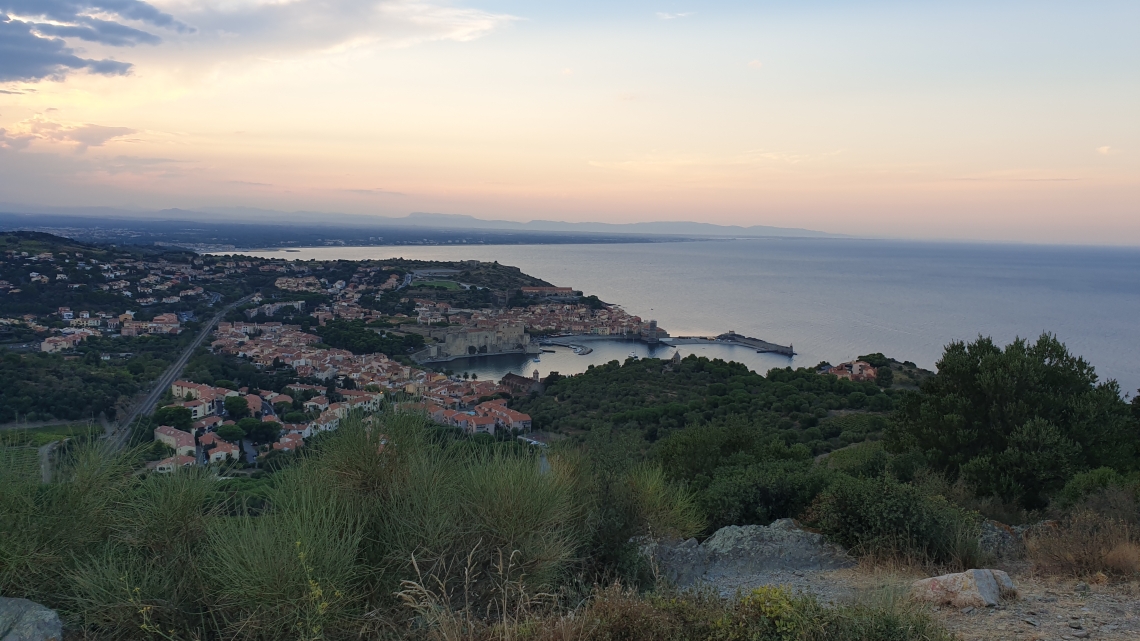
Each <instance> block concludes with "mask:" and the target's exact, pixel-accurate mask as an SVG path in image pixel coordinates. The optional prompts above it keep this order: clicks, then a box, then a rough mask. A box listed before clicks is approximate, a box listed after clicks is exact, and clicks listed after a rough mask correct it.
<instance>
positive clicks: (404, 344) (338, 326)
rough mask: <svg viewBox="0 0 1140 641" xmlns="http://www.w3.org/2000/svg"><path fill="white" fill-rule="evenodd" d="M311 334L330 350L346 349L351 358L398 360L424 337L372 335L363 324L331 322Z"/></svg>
mask: <svg viewBox="0 0 1140 641" xmlns="http://www.w3.org/2000/svg"><path fill="white" fill-rule="evenodd" d="M313 331H314V332H316V333H317V334H318V335H319V336H320V337H321V340H322V341H323V342H324V343H325V344H327V345H329V346H330V347H335V348H338V349H346V350H348V351H350V352H352V353H353V354H375V353H381V354H387V355H388V356H400V355H407V354H409V353H410V352H413V351H415V350H416V349H419V348H420V347H423V344H424V337H423V336H421V335H419V334H405V335H403V336H400V335H397V334H393V333H388V332H383V331H376V330H374V329H372V328H369V327H368V326H367V325H366V324H365V323H364V321H349V320H332V321H329V322H328V323H326V324H325V326H324V327H314V328H313Z"/></svg>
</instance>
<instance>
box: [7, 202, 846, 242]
mask: <svg viewBox="0 0 1140 641" xmlns="http://www.w3.org/2000/svg"><path fill="white" fill-rule="evenodd" d="M0 211H3V212H10V213H12V214H47V215H53V216H68V217H71V216H76V217H83V218H87V217H97V218H99V219H102V220H103V221H105V222H107V223H110V222H111V221H112V220H120V221H129V220H137V221H186V222H201V223H229V224H243V223H244V224H258V223H263V222H272V224H274V225H307V226H309V225H313V224H320V225H330V226H336V227H355V228H363V229H367V228H385V227H387V228H392V227H400V228H409V227H411V228H416V227H418V228H425V229H435V230H445V229H448V230H485V231H519V232H531V233H536V232H537V233H542V232H546V233H555V234H557V233H574V234H607V235H612V234H632V235H638V236H645V235H666V236H685V237H729V238H731V237H737V238H739V237H788V238H790V237H796V238H843V237H845V236H844V235H842V234H830V233H827V232H821V231H814V230H811V229H799V228H794V227H771V226H767V225H753V226H750V227H741V226H739V225H714V224H712V223H697V222H689V221H660V222H646V223H594V222H586V223H568V222H562V221H555V220H532V221H530V222H525V223H520V222H515V221H510V220H484V219H482V218H476V217H474V216H467V215H462V214H438V213H426V212H413V213H411V214H408V215H407V216H399V217H390V216H369V215H360V214H341V213H330V212H315V211H292V212H284V211H276V210H271V209H258V208H253V207H202V208H198V209H193V210H191V209H163V210H160V211H146V210H137V209H135V210H132V209H117V208H113V207H43V206H29V205H17V204H8V203H0Z"/></svg>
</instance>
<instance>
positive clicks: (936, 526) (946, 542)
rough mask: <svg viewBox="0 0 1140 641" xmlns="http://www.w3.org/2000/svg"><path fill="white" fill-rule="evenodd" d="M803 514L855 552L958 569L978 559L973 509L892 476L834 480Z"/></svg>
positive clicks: (976, 530)
mask: <svg viewBox="0 0 1140 641" xmlns="http://www.w3.org/2000/svg"><path fill="white" fill-rule="evenodd" d="M805 519H806V520H807V521H808V522H810V523H813V524H814V525H816V526H817V527H819V528H820V529H821V530H822V531H823V533H824V534H826V535H827V536H829V537H831V538H832V539H834V540H835V541H837V542H838V543H841V544H842V545H844V546H846V547H848V548H851V549H852V551H853V552H855V553H856V554H865V555H872V556H888V557H889V556H902V557H904V558H907V559H911V560H916V561H922V562H934V563H938V564H945V565H949V566H953V567H957V568H966V567H973V566H974V565H976V563H977V561H978V560H979V552H978V547H977V546H978V543H977V533H978V520H979V519H978V517H977V515H976V514H973V513H970V512H966V511H965V510H962V509H961V508H959V507H957V506H955V505H954V504H952V503H950V502H949V501H947V500H946V499H945V498H944V497H942V496H938V495H929V494H926V493H924V492H923V491H922V490H921V489H920V488H919V487H916V486H914V485H909V484H905V483H901V482H899V481H898V480H896V479H894V478H893V477H890V476H884V477H880V478H844V479H842V480H839V481H837V482H836V483H835V484H833V485H832V486H831V488H830V489H828V490H827V491H826V492H824V493H823V494H821V495H820V496H819V498H818V499H817V500H816V502H815V503H814V504H813V505H812V507H811V509H810V510H809V511H808V513H807V514H806V515H805Z"/></svg>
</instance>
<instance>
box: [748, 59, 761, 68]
mask: <svg viewBox="0 0 1140 641" xmlns="http://www.w3.org/2000/svg"><path fill="white" fill-rule="evenodd" d="M748 66H749V68H752V69H763V68H764V63H763V62H760V61H759V60H753V61H752V62H749V63H748Z"/></svg>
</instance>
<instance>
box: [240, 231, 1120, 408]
mask: <svg viewBox="0 0 1140 641" xmlns="http://www.w3.org/2000/svg"><path fill="white" fill-rule="evenodd" d="M243 253H246V254H252V255H258V256H266V257H275V258H287V259H294V260H308V259H320V260H328V259H349V260H360V259H383V258H398V257H402V258H409V259H420V260H443V261H453V260H481V261H498V262H500V263H502V264H506V265H515V266H518V267H520V268H521V269H522V270H523V271H524V272H525V273H527V274H531V275H533V276H537V277H538V278H541V279H543V280H546V281H548V282H551V283H553V284H555V285H558V286H568V287H573V288H575V289H580V290H582V291H583V292H585V293H586V294H596V295H597V296H598V297H600V298H601V299H602V300H603V301H606V302H608V303H615V304H618V305H621V306H622V307H623V308H624V309H625V310H626V311H628V312H629V313H631V314H636V315H638V316H641V317H642V318H645V319H654V320H656V321H657V322H658V324H659V325H660V326H661V327H663V328H664V329H666V330H667V331H668V332H669V333H670V334H672V335H673V336H678V335H690V336H693V335H699V336H705V335H716V334H721V333H723V332H727V331H729V330H732V331H735V332H737V333H738V334H744V335H746V336H752V337H755V338H760V339H763V340H766V341H769V342H773V343H777V344H780V345H789V344H790V345H792V346H793V347H794V349H795V352H796V353H795V356H792V357H787V356H780V355H776V354H758V353H756V352H755V351H753V350H751V349H748V348H744V347H735V346H729V345H700V346H688V345H685V346H679V347H676V348H674V347H669V346H666V345H660V346H654V347H651V346H648V345H645V344H642V343H637V342H629V341H617V340H613V341H594V342H591V343H589V347H591V348H592V349H593V352H592V353H590V354H588V355H577V354H574V353H573V352H572V351H571V350H570V349H568V348H554V353H543V354H542V355H541V356H540V358H539V360H538V362H535V361H534V360H532V358H530V357H523V356H521V355H499V356H483V357H478V358H470V359H461V360H457V361H453V362H451V363H450V364H448V365H447V366H446V367H449V368H450V369H452V370H454V371H455V372H457V373H463V372H467V373H470V374H475V375H477V376H478V377H479V378H480V379H485V378H493V379H498V378H500V377H502V376H503V375H504V374H506V373H508V372H514V373H516V374H520V375H524V376H530V375H532V373H533V372H534V371H538V373H539V375H541V376H545V375H547V374H548V373H550V372H552V371H556V372H559V373H561V374H563V375H568V374H576V373H580V372H582V371H585V370H586V369H587V368H588V367H589V366H590V365H598V364H601V363H606V362H608V361H612V360H619V361H623V360H624V359H626V358H628V357H629V356H630V355H631V354H632V355H635V356H638V357H645V356H655V357H670V356H672V355H673V353H674V351H680V353H681V354H682V356H684V355H688V354H690V353H696V354H698V355H702V356H708V357H709V358H722V359H725V360H732V361H738V362H741V363H744V364H745V365H747V366H748V367H749V368H751V369H753V370H756V371H758V372H761V373H764V372H766V371H768V370H769V369H771V368H778V367H789V366H790V367H814V366H815V365H817V364H819V363H820V362H822V361H827V362H830V363H840V362H843V361H848V360H851V359H853V358H855V357H857V356H859V355H861V354H868V353H872V352H882V353H884V354H886V355H887V356H889V357H892V358H896V359H898V360H900V361H912V362H914V363H916V364H917V365H919V366H921V367H925V368H928V369H935V364H936V362H937V361H938V359H939V357H940V355H941V354H942V352H943V349H944V347H945V346H946V345H947V344H948V343H950V342H952V341H970V340H973V339H976V338H977V337H978V336H990V337H992V338H993V339H994V340H995V341H997V342H998V343H1000V344H1006V343H1008V342H1010V341H1012V340H1014V339H1015V338H1017V337H1021V338H1029V339H1034V338H1036V337H1038V336H1040V335H1041V334H1042V333H1043V332H1050V333H1053V334H1055V335H1056V336H1057V337H1058V338H1059V339H1060V340H1061V341H1063V342H1064V343H1065V344H1066V345H1067V346H1068V347H1069V349H1070V351H1071V352H1073V353H1075V354H1077V355H1080V356H1083V357H1084V358H1085V359H1086V360H1087V361H1089V362H1090V363H1092V364H1093V365H1094V366H1095V367H1096V371H1097V374H1098V375H1099V377H1100V379H1101V380H1105V379H1115V380H1117V381H1118V382H1119V383H1120V384H1121V386H1122V388H1123V391H1124V392H1131V393H1136V390H1137V388H1140V249H1134V248H1105V247H1073V246H1039V245H1005V244H970V243H949V242H914V241H893V240H862V239H847V238H844V239H805V238H764V239H731V240H712V241H688V242H661V243H630V244H593V245H455V246H439V245H435V246H387V247H314V248H302V249H291V250H288V251H286V250H276V251H249V252H243Z"/></svg>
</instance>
